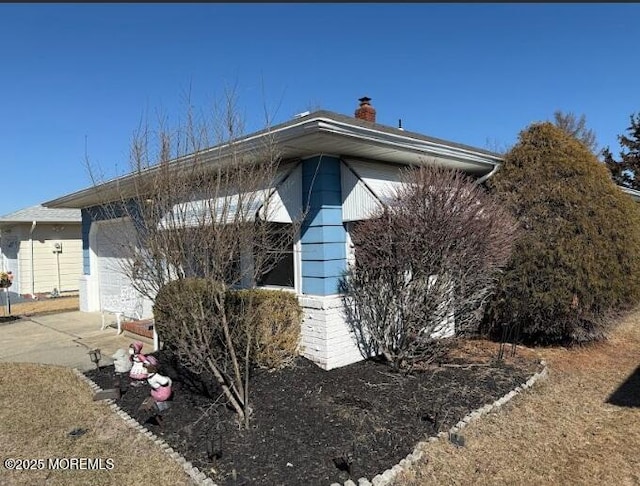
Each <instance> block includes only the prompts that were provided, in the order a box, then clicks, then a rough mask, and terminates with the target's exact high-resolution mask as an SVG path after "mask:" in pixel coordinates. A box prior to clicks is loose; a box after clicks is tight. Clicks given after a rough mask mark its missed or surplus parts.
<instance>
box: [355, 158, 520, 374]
mask: <svg viewBox="0 0 640 486" xmlns="http://www.w3.org/2000/svg"><path fill="white" fill-rule="evenodd" d="M402 180H403V182H404V184H403V185H402V186H401V187H402V188H401V189H399V190H398V191H397V192H396V193H395V194H394V196H393V198H392V201H391V202H390V203H389V204H388V205H387V206H386V207H385V208H384V209H383V210H381V211H380V212H379V213H378V214H376V215H375V217H373V218H372V219H370V220H367V221H361V222H358V223H357V224H356V225H355V227H354V230H353V235H352V240H353V244H354V248H355V263H354V265H353V266H351V267H350V268H349V270H348V271H347V273H346V275H345V278H344V279H343V281H342V289H343V291H344V292H345V294H346V295H345V304H346V310H347V315H348V318H349V322H350V324H351V326H352V329H353V330H354V332H355V334H356V336H357V338H358V342H359V345H360V349H361V352H362V354H363V355H364V356H365V357H367V356H373V355H383V356H384V357H385V358H386V360H387V361H388V362H390V363H391V364H392V365H393V366H394V367H395V368H410V367H411V366H412V365H413V364H414V363H416V362H424V361H429V360H432V359H434V358H436V357H437V356H438V353H439V352H441V351H442V347H443V345H445V343H446V340H443V338H446V337H451V336H452V331H453V326H454V323H455V332H456V334H457V335H465V334H469V333H473V332H475V331H477V329H478V326H479V324H480V321H481V319H482V317H483V313H484V307H485V304H486V303H487V300H488V299H489V297H490V296H491V294H492V292H493V290H494V287H495V285H496V278H497V274H498V271H499V269H500V268H501V267H502V266H503V265H504V264H505V263H506V262H507V261H508V259H509V255H510V252H511V246H512V241H513V238H514V234H515V231H516V225H515V223H514V220H513V218H512V217H511V216H510V215H509V213H508V212H506V211H505V210H504V209H503V208H502V207H501V206H500V205H499V203H498V202H497V201H496V200H495V199H494V198H493V197H491V196H490V195H489V194H487V193H486V192H485V191H484V190H483V189H482V188H481V187H479V186H478V185H476V184H475V183H474V182H473V180H472V179H470V178H468V177H467V176H465V175H464V174H462V173H461V172H457V171H450V170H447V169H444V168H440V167H422V168H419V169H413V170H408V171H406V172H404V173H403V176H402Z"/></svg>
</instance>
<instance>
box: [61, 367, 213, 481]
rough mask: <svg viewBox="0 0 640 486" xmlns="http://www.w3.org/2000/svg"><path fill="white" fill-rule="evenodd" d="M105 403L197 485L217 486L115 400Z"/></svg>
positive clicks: (82, 376)
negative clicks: (158, 448)
mask: <svg viewBox="0 0 640 486" xmlns="http://www.w3.org/2000/svg"><path fill="white" fill-rule="evenodd" d="M73 371H74V373H75V374H76V375H77V376H78V377H79V378H80V379H81V380H82V381H84V382H85V383H87V384H88V385H89V387H90V388H91V389H92V390H93V391H94V392H99V391H102V388H100V387H99V386H98V385H97V384H96V383H95V382H94V381H93V380H92V379H91V378H89V377H87V376H86V375H85V374H84V373H82V371H80V370H79V369H77V368H73ZM103 401H104V402H106V403H107V404H109V407H110V408H111V410H113V411H114V412H115V413H116V414H117V415H118V416H120V418H122V420H124V421H125V423H126V424H127V425H129V426H130V427H132V428H134V429H136V430H137V431H138V432H140V433H141V434H142V435H145V436H147V437H148V438H149V439H150V440H152V441H153V442H154V443H155V444H156V445H158V446H160V448H161V449H162V451H163V452H165V453H166V454H167V455H168V456H169V457H170V458H171V459H173V460H174V461H175V462H176V464H178V465H179V466H181V467H182V468H183V469H184V471H185V472H186V473H187V474H188V475H189V476H190V477H191V479H192V480H193V481H194V483H195V484H196V485H198V486H217V485H216V483H214V482H213V480H212V479H211V478H210V477H208V476H207V475H206V474H205V473H203V472H202V471H200V470H199V469H198V468H197V467H194V466H193V464H191V463H190V462H188V461H187V460H186V459H185V458H184V457H183V456H182V455H181V454H180V453H179V452H177V451H175V450H174V449H172V448H171V447H169V444H167V443H166V442H165V441H164V440H162V439H161V438H160V437H158V436H157V435H155V434H154V433H153V432H151V431H150V430H148V429H147V428H146V427H143V426H142V425H141V424H140V423H138V421H137V420H136V419H134V418H133V417H131V415H129V414H128V413H127V412H125V411H124V410H122V409H121V408H120V406H119V405H118V404H117V403H116V401H115V400H113V399H108V400H103Z"/></svg>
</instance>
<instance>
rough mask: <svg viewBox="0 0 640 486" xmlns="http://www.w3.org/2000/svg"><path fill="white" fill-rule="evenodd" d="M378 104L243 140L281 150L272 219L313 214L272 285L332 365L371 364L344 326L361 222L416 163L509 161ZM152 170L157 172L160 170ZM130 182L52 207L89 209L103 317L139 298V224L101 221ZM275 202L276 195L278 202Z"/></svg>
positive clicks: (311, 347) (482, 166) (90, 301)
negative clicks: (122, 247)
mask: <svg viewBox="0 0 640 486" xmlns="http://www.w3.org/2000/svg"><path fill="white" fill-rule="evenodd" d="M375 117H376V113H375V109H374V108H373V107H372V106H371V104H370V99H369V98H361V99H360V106H359V107H358V108H357V109H356V112H355V116H354V117H350V116H345V115H341V114H337V113H333V112H329V111H317V112H313V113H305V114H301V115H298V116H296V117H295V118H294V119H292V120H290V121H287V122H285V123H283V124H281V125H278V126H275V127H273V128H271V129H270V130H268V131H262V132H258V133H254V134H251V135H248V136H246V137H244V138H243V139H241V140H240V141H238V142H236V143H235V148H236V149H238V147H240V149H242V148H243V147H246V148H247V150H250V149H251V147H254V146H256V144H258V143H260V141H261V139H262V138H264V137H266V136H269V137H271V139H272V140H275V142H276V144H277V146H278V150H279V152H280V153H281V164H280V166H281V168H282V174H283V176H282V177H279V178H278V181H277V182H276V184H275V187H273V188H271V189H272V191H271V194H273V197H276V198H278V202H279V210H278V211H276V212H275V213H274V216H272V217H273V219H271V220H270V221H274V222H275V223H278V224H288V223H291V221H293V220H294V218H295V217H296V215H298V214H304V220H303V222H302V226H301V229H300V231H299V235H298V238H297V240H296V241H295V243H294V245H293V248H292V252H291V258H289V259H285V260H284V261H283V262H282V265H280V268H278V272H276V273H275V274H274V276H273V278H272V279H271V280H270V281H267V282H266V284H265V285H266V286H269V287H277V288H283V289H286V290H289V291H292V292H295V293H296V294H297V295H298V297H299V301H300V303H301V305H302V307H303V309H304V320H303V324H302V330H301V331H302V332H301V335H302V338H301V339H302V342H301V345H302V350H303V354H304V355H305V356H306V357H307V358H309V359H311V360H313V361H314V362H316V363H317V364H318V365H319V366H321V367H322V368H325V369H332V368H336V367H340V366H344V365H347V364H350V363H353V362H356V361H359V360H361V359H362V356H361V355H360V353H359V351H358V348H357V345H356V343H355V342H354V338H353V336H352V334H351V332H350V330H349V328H348V325H347V323H346V321H345V317H344V314H343V309H342V299H341V296H340V294H339V290H338V285H339V281H340V278H341V276H342V274H343V272H344V271H345V269H346V268H347V262H348V261H349V260H350V259H351V258H352V250H351V247H350V236H349V235H350V230H351V225H352V223H353V222H355V221H358V220H362V219H366V218H368V217H370V215H371V214H372V212H373V211H374V210H376V208H378V207H380V205H381V204H384V202H385V199H386V198H388V197H389V195H390V193H391V191H393V189H394V188H395V187H397V186H398V185H399V184H400V179H399V175H400V171H401V169H402V168H405V167H407V166H420V165H429V164H439V165H443V166H446V167H449V168H453V169H460V170H462V171H464V172H465V173H467V174H469V175H471V176H472V177H475V178H477V180H478V181H479V182H480V181H482V180H484V179H486V178H488V177H490V176H491V175H492V174H493V173H495V171H496V170H497V168H498V167H499V164H500V162H501V158H500V156H498V155H496V154H494V153H491V152H489V151H486V150H482V149H478V148H474V147H470V146H466V145H461V144H458V143H453V142H448V141H445V140H439V139H435V138H432V137H427V136H425V135H422V134H418V133H413V132H409V131H405V130H403V129H401V128H393V127H389V126H385V125H380V124H377V123H376V122H375ZM223 153H224V147H217V148H216V150H211V155H210V159H211V160H210V161H208V163H210V164H212V165H213V164H216V163H217V162H219V161H220V160H221V157H222V154H223ZM151 170H153V169H151ZM130 177H131V176H124V177H121V178H119V179H117V180H114V181H110V182H107V183H105V184H103V185H102V186H101V187H99V188H88V189H84V190H81V191H78V192H76V193H73V194H69V195H67V196H64V197H61V198H58V199H55V200H53V201H49V202H46V203H45V205H46V206H48V207H51V208H76V209H80V210H81V211H82V245H83V275H82V277H81V278H80V285H79V286H80V302H81V304H80V309H81V310H83V311H100V310H104V309H105V308H107V309H108V308H109V306H110V305H113V303H114V302H117V301H118V299H120V300H121V301H122V300H123V299H124V300H127V299H129V300H130V301H136V298H135V291H133V289H132V287H131V285H130V282H128V280H127V277H126V276H124V275H122V274H121V273H118V271H117V267H118V265H117V263H118V259H119V258H125V256H124V255H120V254H119V253H118V250H117V248H116V247H115V245H114V244H113V241H114V235H118V236H117V238H126V237H127V236H126V235H128V234H131V225H132V223H131V222H130V221H126V220H122V219H111V220H106V219H104V218H103V217H102V216H100V211H99V208H97V207H96V206H97V204H98V202H99V199H98V196H97V192H96V191H97V189H99V190H100V193H101V194H102V195H104V194H110V191H112V193H113V196H114V200H115V198H116V197H117V192H116V191H117V189H118V188H120V189H121V188H123V187H126V185H127V184H129V183H130V180H129V178H130ZM269 197H272V196H269ZM136 302H137V304H136V305H134V307H135V308H136V309H135V314H136V315H137V316H139V317H140V318H145V317H150V316H151V315H152V306H151V303H150V302H148V301H146V300H145V299H138V300H137V301H136Z"/></svg>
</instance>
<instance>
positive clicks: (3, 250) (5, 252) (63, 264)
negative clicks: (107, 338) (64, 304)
mask: <svg viewBox="0 0 640 486" xmlns="http://www.w3.org/2000/svg"><path fill="white" fill-rule="evenodd" d="M81 222H82V221H81V214H80V210H79V209H51V208H45V207H43V206H41V205H37V206H32V207H30V208H26V209H21V210H20V211H16V212H14V213H11V214H7V215H6V216H2V217H0V269H2V270H4V271H10V272H13V275H14V278H13V285H12V286H11V288H10V290H11V291H12V292H15V293H18V294H21V295H30V296H34V295H37V294H45V293H46V294H50V293H52V292H54V291H57V292H59V293H65V292H77V291H78V282H79V280H80V276H81V275H82V236H81V234H82V233H81V232H82V224H81Z"/></svg>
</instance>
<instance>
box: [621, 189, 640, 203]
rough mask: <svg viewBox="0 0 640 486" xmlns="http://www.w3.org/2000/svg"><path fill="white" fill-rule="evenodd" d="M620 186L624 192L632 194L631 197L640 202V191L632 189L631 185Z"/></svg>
mask: <svg viewBox="0 0 640 486" xmlns="http://www.w3.org/2000/svg"><path fill="white" fill-rule="evenodd" d="M618 187H619V188H620V189H622V192H625V193H627V194H629V196H631V199H633V200H634V201H635V202H640V191H637V190H635V189H631V188H629V187H624V186H618Z"/></svg>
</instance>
